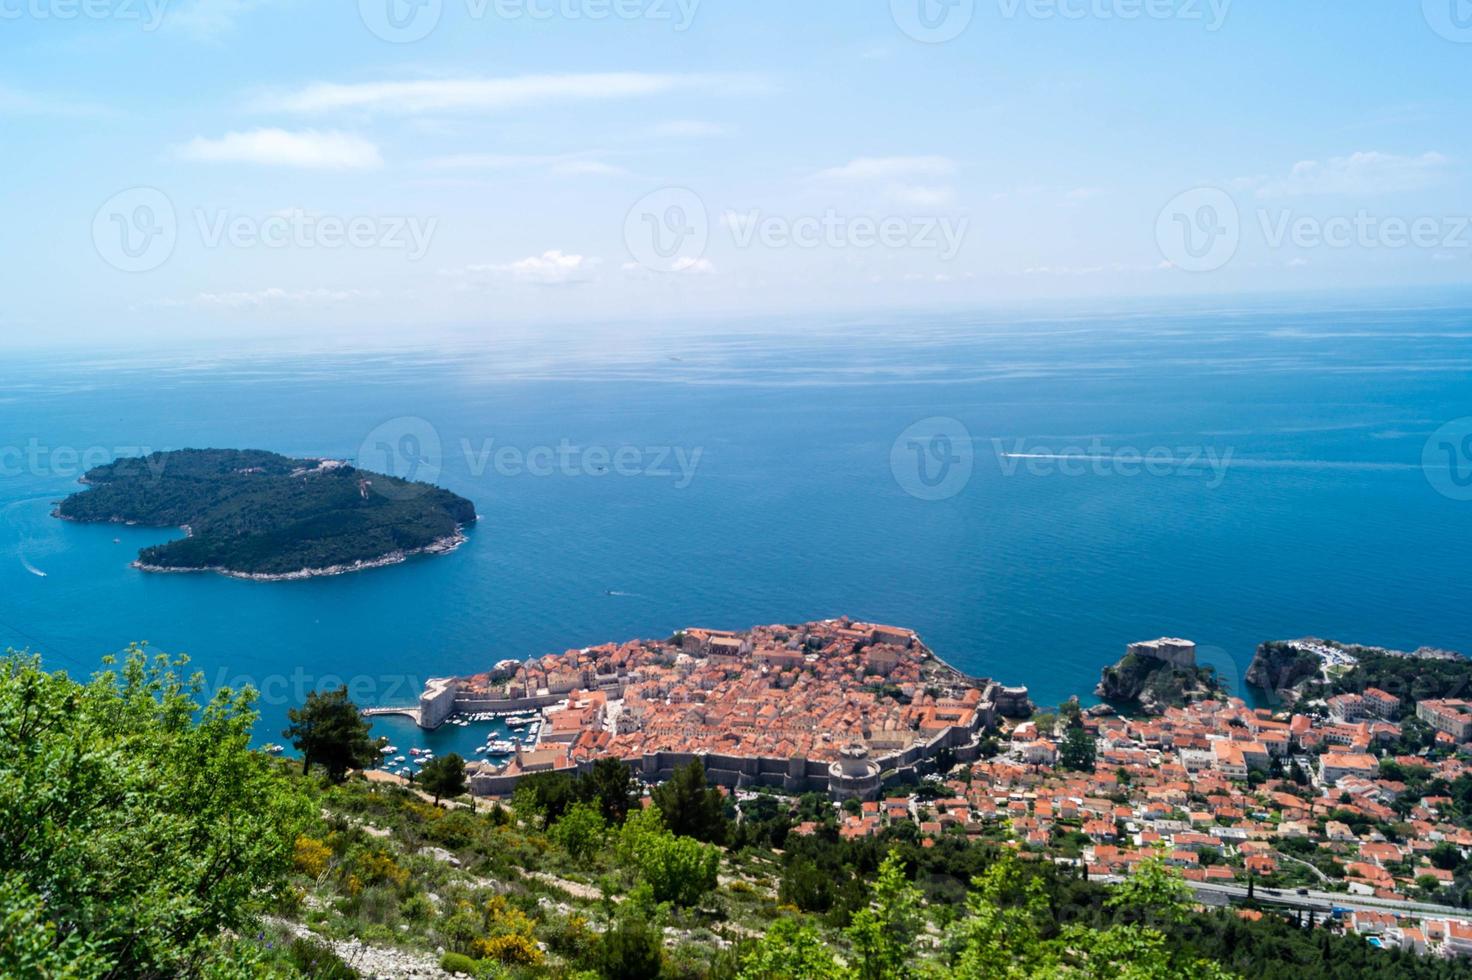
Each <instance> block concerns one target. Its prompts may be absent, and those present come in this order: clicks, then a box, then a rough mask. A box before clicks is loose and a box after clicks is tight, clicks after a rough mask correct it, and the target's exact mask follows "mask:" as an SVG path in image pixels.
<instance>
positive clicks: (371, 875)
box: [0, 651, 1472, 980]
mask: <svg viewBox="0 0 1472 980" xmlns="http://www.w3.org/2000/svg"><path fill="white" fill-rule="evenodd" d="M349 707H350V706H349ZM252 720H253V714H252V712H251V711H250V698H249V695H248V694H240V695H237V694H231V693H229V692H224V693H222V694H220V695H219V696H217V697H216V698H214V699H213V700H212V701H210V702H209V703H208V704H203V705H201V704H200V703H199V701H198V698H197V696H196V695H195V687H194V682H192V681H187V680H183V679H181V678H180V677H179V674H178V664H177V663H171V662H169V661H167V660H160V659H154V660H152V661H150V660H149V659H147V658H146V657H145V656H144V655H143V653H142V652H141V651H133V652H131V653H130V654H129V656H128V657H127V658H126V659H125V661H124V663H123V665H122V667H121V668H120V669H116V670H113V671H109V672H107V673H104V674H102V675H99V677H97V678H96V679H94V680H93V681H92V682H91V683H89V684H85V685H84V684H78V683H76V682H74V681H71V680H69V679H67V678H66V677H65V676H64V675H60V674H46V673H44V672H42V671H41V670H40V669H39V665H38V664H37V662H36V661H35V659H34V658H29V657H25V656H10V657H8V658H4V659H0V738H4V739H6V743H5V744H6V746H7V749H9V747H10V746H14V751H6V752H4V753H0V869H3V870H0V976H3V977H6V978H9V977H12V976H15V977H25V978H31V977H36V978H47V977H62V978H76V980H94V978H99V977H115V978H124V977H158V978H164V977H175V976H189V977H194V976H198V977H204V978H209V980H236V978H242V980H243V978H246V977H250V978H280V980H287V978H293V977H301V976H307V977H314V978H321V980H350V978H351V977H352V975H353V974H352V971H351V969H350V968H349V967H348V966H347V965H345V964H344V963H343V962H342V960H340V959H338V958H337V956H336V955H335V954H334V953H333V951H332V949H331V944H332V943H333V942H343V941H349V940H351V941H356V942H362V943H366V944H369V945H371V946H375V947H396V948H398V949H399V950H400V951H401V952H402V953H406V954H412V955H413V956H414V957H416V958H417V959H418V960H419V961H420V962H422V963H424V964H427V965H433V964H435V963H439V962H441V961H442V959H443V962H445V963H446V964H453V965H454V966H455V967H456V968H457V969H463V970H464V971H465V972H468V973H471V974H472V975H474V976H476V977H497V978H500V977H507V978H514V980H533V978H548V980H595V978H611V980H623V978H630V980H632V978H640V980H655V978H659V980H737V978H740V980H777V978H783V980H788V978H793V980H870V978H885V980H889V978H896V980H982V978H987V980H990V978H993V977H1000V978H1005V980H1034V978H1044V977H1047V978H1054V977H1059V978H1065V980H1095V978H1098V980H1103V978H1106V977H1109V978H1113V977H1124V978H1127V980H1164V978H1167V977H1178V976H1192V977H1202V978H1206V980H1220V978H1224V977H1228V976H1235V977H1243V978H1254V980H1257V978H1261V980H1329V978H1333V980H1348V978H1372V977H1386V978H1390V977H1394V978H1397V980H1400V978H1410V980H1422V978H1425V980H1441V978H1452V977H1464V976H1468V975H1469V972H1472V971H1469V969H1468V966H1467V964H1466V963H1464V962H1462V961H1456V960H1445V959H1439V958H1438V959H1432V958H1426V957H1415V956H1411V955H1409V954H1405V953H1401V952H1398V951H1389V950H1378V949H1373V948H1371V947H1370V946H1368V945H1367V944H1366V943H1365V942H1364V941H1363V940H1361V939H1359V938H1358V937H1354V936H1344V935H1338V934H1334V933H1331V932H1329V931H1326V930H1325V929H1323V928H1322V927H1320V928H1313V929H1305V928H1299V927H1298V926H1296V925H1295V924H1294V923H1293V922H1291V921H1287V920H1285V919H1284V918H1283V917H1282V916H1280V915H1274V914H1268V915H1267V916H1265V917H1264V918H1263V919H1262V921H1245V920H1243V919H1242V918H1240V917H1239V916H1238V915H1237V914H1236V913H1235V912H1234V911H1232V910H1216V911H1201V910H1199V909H1197V908H1195V907H1193V906H1192V904H1191V897H1190V894H1189V892H1188V891H1187V890H1186V889H1185V887H1184V884H1183V883H1182V881H1181V880H1180V879H1179V878H1178V877H1176V876H1175V874H1174V873H1173V872H1172V871H1170V870H1169V869H1167V868H1166V867H1164V866H1163V865H1162V864H1161V863H1160V862H1159V861H1150V862H1146V864H1145V865H1144V866H1143V867H1142V868H1141V869H1140V871H1139V872H1138V873H1137V874H1135V875H1134V876H1132V877H1131V879H1130V880H1129V881H1128V882H1126V883H1125V884H1123V885H1118V886H1113V887H1105V886H1102V885H1099V884H1097V883H1094V882H1090V881H1087V880H1084V879H1083V878H1081V877H1080V876H1079V875H1078V873H1077V872H1076V870H1075V869H1073V868H1069V867H1063V866H1058V865H1055V864H1053V863H1051V862H1049V861H1046V860H1035V859H1033V858H1034V857H1036V856H1035V855H1029V854H1028V853H1026V852H1022V853H1019V852H1017V851H1015V850H1014V849H1012V848H1009V847H1002V846H998V845H996V844H992V843H987V842H985V841H973V840H967V839H966V838H964V837H962V836H960V835H951V836H946V837H943V838H941V839H938V840H935V841H928V842H926V843H930V844H932V845H933V846H929V847H925V846H921V843H920V842H919V841H918V839H917V838H916V835H915V833H914V828H913V826H912V825H908V824H904V825H899V826H896V827H894V828H890V829H888V830H886V831H885V832H884V833H883V834H881V835H880V836H879V837H876V838H861V839H856V840H847V839H842V838H840V836H839V835H838V834H837V832H836V829H835V828H834V827H833V826H832V825H831V821H828V822H825V823H824V824H823V826H822V829H821V830H820V832H819V833H817V834H814V835H809V836H799V835H792V834H786V833H785V831H784V832H782V833H777V831H778V830H779V829H780V828H781V827H782V825H784V824H786V823H790V822H792V821H795V820H797V821H800V820H805V819H813V818H814V817H819V816H823V815H824V814H825V813H826V814H827V815H828V816H830V817H831V810H832V807H831V805H830V804H828V803H827V802H826V801H825V800H823V799H821V798H819V797H808V798H805V799H803V800H800V801H794V800H791V799H786V798H781V797H776V796H770V797H766V798H762V799H760V800H759V801H747V802H748V803H754V802H760V803H761V804H762V805H760V806H756V805H752V806H750V807H749V808H748V807H747V806H746V805H745V804H743V811H742V812H743V825H742V827H741V828H738V829H737V830H736V831H732V830H730V829H726V830H725V831H724V832H723V834H722V836H724V837H726V838H727V839H730V840H740V841H742V842H743V846H742V847H740V848H732V849H723V848H721V847H719V846H717V845H713V844H709V843H705V842H702V841H699V840H696V839H695V838H694V837H691V836H687V835H682V834H676V833H673V832H672V831H671V830H670V828H669V825H670V822H671V821H670V818H669V816H668V815H667V814H665V813H663V812H662V810H661V808H660V807H658V806H657V805H656V806H641V805H638V803H639V802H642V803H647V802H648V801H647V800H645V801H637V802H636V801H635V799H634V798H632V794H631V793H630V785H629V783H628V781H627V780H628V770H627V768H626V767H623V766H622V764H621V763H620V764H608V765H602V766H600V769H601V770H602V771H601V773H599V774H598V775H596V776H592V775H584V776H580V777H578V778H577V779H568V778H566V777H564V778H563V779H560V780H550V779H549V780H538V781H529V783H528V785H530V786H532V787H533V788H532V789H530V790H528V791H527V792H526V793H525V794H519V798H518V800H517V806H516V810H515V811H514V812H513V811H508V810H507V809H505V808H502V807H499V806H493V807H490V808H485V807H482V809H481V810H479V811H477V810H473V809H471V808H470V807H468V806H465V805H462V804H461V803H458V802H455V803H451V804H448V805H445V806H439V805H434V804H432V803H431V802H430V799H429V797H427V796H425V795H422V794H421V793H419V792H418V791H417V790H415V789H412V788H402V787H396V786H385V785H380V784H375V783H369V782H367V781H366V780H363V779H358V778H349V779H347V780H345V781H343V782H334V781H333V780H331V779H328V780H325V781H324V780H319V779H318V778H317V777H316V775H315V771H314V773H313V774H311V775H302V774H301V773H300V767H299V766H297V765H294V764H292V763H290V762H286V761H283V760H272V759H270V758H268V757H266V756H263V755H260V754H256V753H251V752H249V751H247V749H246V740H247V737H248V735H249V732H250V728H251V723H252ZM708 789H709V787H704V786H701V785H699V784H698V783H697V781H696V780H694V779H691V778H690V777H689V776H688V775H687V776H686V777H685V780H683V781H682V784H681V790H680V792H679V793H666V794H665V796H666V798H674V799H679V800H684V801H689V803H690V804H691V806H690V812H691V813H694V814H697V815H698V814H699V813H700V812H701V811H702V809H703V808H704V806H705V804H704V801H705V800H707V799H710V796H709V793H708V792H707V791H708ZM677 805H684V804H677ZM620 811H622V813H621V812H620ZM610 813H612V814H614V815H615V816H614V817H613V818H610V816H609V814H610ZM624 814H626V816H625V815H624ZM708 814H709V815H710V816H711V817H712V819H713V817H714V812H713V811H708ZM747 822H749V823H751V824H752V826H751V827H746V823H747ZM778 837H781V838H782V839H783V843H782V847H781V850H777V849H774V847H773V845H772V843H771V841H773V840H774V839H776V838H778ZM1434 856H1435V857H1436V858H1437V859H1439V860H1440V861H1441V862H1442V863H1443V864H1446V863H1454V862H1455V861H1457V860H1459V858H1458V857H1457V855H1455V854H1453V853H1452V852H1451V851H1450V850H1448V849H1442V850H1441V851H1439V852H1434ZM718 871H721V872H724V874H723V875H721V876H718V874H717V872H718ZM824 881H827V882H830V883H831V887H829V888H826V889H824V888H822V887H820V884H819V883H820V882H824ZM303 927H305V928H306V930H309V931H310V932H311V933H312V935H310V936H306V937H304V938H298V935H299V934H300V933H302V931H303ZM447 954H448V955H447ZM345 955H346V954H345Z"/></svg>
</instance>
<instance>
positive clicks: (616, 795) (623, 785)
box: [578, 756, 644, 826]
mask: <svg viewBox="0 0 1472 980" xmlns="http://www.w3.org/2000/svg"><path fill="white" fill-rule="evenodd" d="M578 789H579V792H578V795H579V796H581V797H582V798H583V799H584V800H587V801H590V802H596V803H597V804H598V809H599V810H600V811H601V812H602V813H603V819H604V820H605V821H606V822H607V823H609V824H612V825H613V826H618V825H619V824H621V823H623V822H624V819H625V818H626V817H627V816H628V815H629V811H630V810H632V809H633V808H634V807H636V806H638V805H639V798H640V797H641V796H643V795H644V793H643V790H642V789H641V788H640V786H639V782H638V780H636V779H635V778H634V773H633V770H631V769H630V768H629V765H628V763H626V762H624V761H623V760H622V759H615V758H614V757H612V756H605V757H603V758H602V759H599V760H598V761H597V762H595V763H593V768H592V769H589V770H588V771H587V772H586V773H584V774H583V775H582V776H581V777H580V778H579V780H578Z"/></svg>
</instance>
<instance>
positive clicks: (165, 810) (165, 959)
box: [0, 648, 307, 977]
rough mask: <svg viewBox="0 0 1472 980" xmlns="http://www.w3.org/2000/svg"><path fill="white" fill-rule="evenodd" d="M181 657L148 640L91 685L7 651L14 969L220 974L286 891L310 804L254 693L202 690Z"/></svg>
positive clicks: (3, 822)
mask: <svg viewBox="0 0 1472 980" xmlns="http://www.w3.org/2000/svg"><path fill="white" fill-rule="evenodd" d="M182 666H183V661H182V660H179V661H170V660H169V659H168V658H165V657H155V658H150V657H148V656H147V655H146V654H145V653H144V651H143V650H141V649H139V648H132V649H130V650H129V651H128V653H127V654H126V656H125V657H124V658H123V661H122V664H121V666H120V668H119V669H108V670H105V671H103V672H101V673H99V674H98V675H97V676H96V677H95V678H94V679H93V680H92V681H91V683H89V684H86V685H82V684H78V683H77V682H75V681H72V680H70V679H68V678H67V677H66V676H65V675H64V674H48V673H45V672H44V671H42V670H41V666H40V662H39V658H36V657H32V656H24V655H15V654H11V655H7V656H6V657H4V658H0V743H3V744H4V745H5V751H4V752H3V753H0V868H3V869H5V874H6V877H5V879H4V884H3V886H0V910H3V911H0V915H3V916H4V920H5V926H6V928H5V934H4V938H3V939H0V973H3V974H4V975H5V976H77V977H89V976H99V975H102V974H103V973H105V972H110V973H111V975H115V976H173V975H179V974H189V973H195V972H200V971H202V970H204V969H205V968H206V966H209V967H210V969H212V970H215V971H217V972H218V971H219V970H220V969H223V966H222V964H221V962H218V961H220V960H221V959H222V958H223V960H224V961H228V960H229V959H230V956H229V955H228V953H222V951H221V948H220V947H218V946H217V945H216V943H215V940H216V939H217V938H218V937H219V936H220V935H221V934H222V933H223V932H224V931H225V930H235V931H241V930H247V929H249V928H251V927H252V926H253V925H254V923H255V921H256V916H257V915H258V913H260V912H261V911H262V910H264V909H265V908H266V907H267V906H268V905H269V904H270V903H271V902H272V901H273V900H274V899H275V898H277V897H278V893H279V889H280V888H281V886H282V885H283V884H284V882H285V879H286V875H287V872H288V871H289V869H290V866H291V853H292V841H293V840H295V837H296V830H297V828H298V827H300V826H301V825H302V823H303V821H304V820H305V819H306V817H307V810H306V806H305V801H304V799H303V797H302V796H301V795H300V794H298V793H297V792H295V791H294V790H293V788H292V787H291V785H290V783H289V781H287V780H286V779H285V778H284V777H283V776H282V775H281V773H280V767H279V766H276V765H275V764H274V763H273V762H272V761H271V760H270V759H268V758H267V757H265V756H262V755H260V754H259V753H255V752H251V751H249V749H248V744H249V741H250V736H251V726H252V725H253V724H254V722H255V718H256V716H255V713H254V712H253V711H252V710H251V702H252V698H253V695H252V694H251V693H250V692H249V691H246V692H242V693H236V692H232V691H229V690H222V691H220V692H219V693H218V694H216V695H215V696H214V698H212V699H211V700H210V701H209V702H208V703H206V704H203V705H201V704H200V703H199V702H198V701H197V700H196V697H197V695H198V692H199V690H200V688H201V686H202V680H201V679H200V678H198V677H195V678H193V679H185V678H183V677H181V676H180V674H179V668H180V667H182ZM226 975H228V974H226Z"/></svg>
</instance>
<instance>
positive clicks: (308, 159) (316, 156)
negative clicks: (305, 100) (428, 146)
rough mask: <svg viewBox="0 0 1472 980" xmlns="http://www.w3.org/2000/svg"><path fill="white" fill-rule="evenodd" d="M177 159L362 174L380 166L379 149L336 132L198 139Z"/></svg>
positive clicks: (269, 132)
mask: <svg viewBox="0 0 1472 980" xmlns="http://www.w3.org/2000/svg"><path fill="white" fill-rule="evenodd" d="M177 152H178V154H179V156H181V157H183V158H184V159H185V160H195V161H199V162H202V163H259V164H266V165H270V166H278V167H304V168H307V169H313V170H364V169H371V168H374V167H380V166H382V165H383V158H382V157H381V156H380V155H379V153H378V147H377V146H375V145H374V144H372V143H370V142H369V141H368V140H365V139H363V138H362V137H360V136H353V135H351V134H349V133H339V132H318V131H316V130H304V131H300V132H287V131H286V130H284V129H256V130H252V131H250V132H246V133H226V134H225V135H224V136H222V137H220V138H219V139H205V138H204V137H197V138H195V139H193V140H191V141H190V142H188V143H186V144H184V145H183V146H181V147H179V148H178V150H177Z"/></svg>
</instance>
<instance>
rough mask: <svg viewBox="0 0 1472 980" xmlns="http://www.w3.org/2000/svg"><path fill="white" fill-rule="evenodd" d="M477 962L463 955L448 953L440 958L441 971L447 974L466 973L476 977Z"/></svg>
mask: <svg viewBox="0 0 1472 980" xmlns="http://www.w3.org/2000/svg"><path fill="white" fill-rule="evenodd" d="M476 966H477V964H476V962H475V960H473V959H471V958H470V957H468V956H466V955H464V954H463V953H446V954H445V955H444V956H442V957H440V969H441V970H444V971H445V972H446V973H464V974H466V975H468V976H475V971H476Z"/></svg>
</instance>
